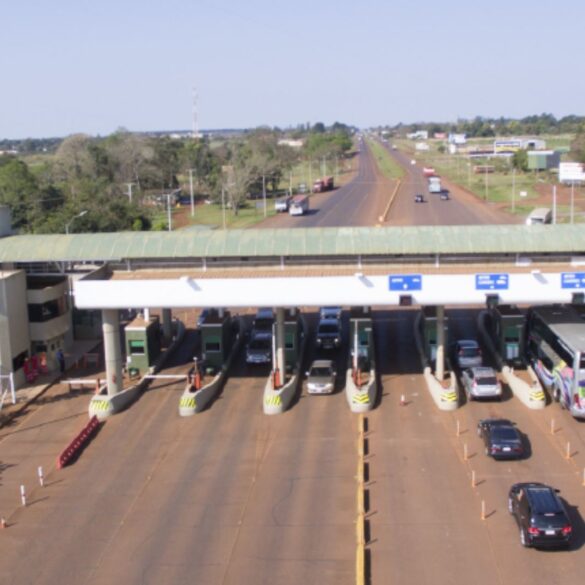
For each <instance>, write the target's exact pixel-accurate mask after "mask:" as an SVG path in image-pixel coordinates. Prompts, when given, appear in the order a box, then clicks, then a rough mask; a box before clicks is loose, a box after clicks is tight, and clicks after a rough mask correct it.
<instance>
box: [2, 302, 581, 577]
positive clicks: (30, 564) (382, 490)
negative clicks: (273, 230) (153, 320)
mask: <svg viewBox="0 0 585 585" xmlns="http://www.w3.org/2000/svg"><path fill="white" fill-rule="evenodd" d="M374 315H375V334H376V340H377V350H378V363H379V364H380V367H381V372H380V374H381V383H382V398H381V403H380V405H379V407H378V408H377V409H376V410H375V411H373V412H372V413H370V414H369V415H368V432H367V438H368V455H367V461H368V466H369V473H368V483H367V485H366V488H367V490H368V497H367V502H368V515H367V517H368V522H369V530H368V534H369V542H370V544H369V547H368V549H369V555H370V565H369V566H370V570H369V572H370V577H371V579H370V583H372V584H375V583H400V584H410V583H412V584H417V585H418V584H421V583H431V582H432V583H433V584H439V585H441V584H448V583H461V582H473V583H479V584H483V583H485V584H488V583H489V584H490V585H491V584H493V583H499V584H507V583H512V582H513V583H518V584H520V585H522V584H524V583H526V584H530V585H535V584H536V585H541V584H542V585H550V584H554V583H563V584H565V583H577V582H580V579H581V573H582V570H581V564H582V563H581V562H580V561H581V558H582V547H583V543H584V542H585V528H584V526H583V520H582V518H581V516H580V514H579V511H578V508H580V509H581V510H584V509H585V490H584V489H583V487H582V485H581V482H582V473H583V467H584V466H585V427H584V426H583V425H580V424H579V423H577V422H576V421H574V420H572V418H571V417H570V415H568V414H567V413H566V412H564V411H561V410H560V409H559V407H558V405H555V404H553V405H550V406H548V407H547V409H545V410H544V411H542V412H538V411H529V410H527V409H526V408H525V407H524V406H523V405H522V404H521V403H520V402H519V401H517V400H515V399H512V398H510V397H509V396H508V397H507V399H506V400H504V401H503V402H502V403H499V402H489V403H479V402H474V403H471V404H464V405H463V406H462V407H461V408H460V409H459V410H458V411H457V412H455V413H442V412H440V411H438V410H437V408H436V406H435V405H434V403H433V402H432V400H431V398H430V396H428V394H427V391H426V388H425V386H424V383H423V379H422V376H421V374H420V365H419V364H418V363H417V361H416V359H415V357H414V356H415V354H416V352H415V350H414V346H413V335H412V318H413V315H414V311H380V312H375V313H374ZM449 325H450V329H451V333H452V335H453V338H456V337H460V336H473V335H475V325H474V314H473V313H470V312H469V311H454V312H451V311H450V312H449ZM346 332H347V329H346ZM193 347H194V342H193V337H190V338H189V340H188V343H187V347H186V349H185V352H184V353H183V354H182V355H180V356H178V358H177V360H176V362H175V364H174V365H173V367H172V368H170V370H169V371H171V372H172V371H174V372H177V371H184V370H185V368H187V367H188V365H189V364H188V362H189V358H190V355H189V354H190V351H191V350H192V348H193ZM346 352H347V347H345V348H344V349H343V350H341V352H340V353H339V354H338V355H337V363H338V371H340V372H343V364H344V363H345V359H346V356H347V353H346ZM309 354H310V355H309V357H308V359H307V362H308V361H309V360H310V359H312V357H314V356H315V355H316V354H315V350H314V348H313V347H311V348H310V350H309ZM333 355H335V354H333ZM321 357H322V355H321ZM267 373H268V372H267V370H266V369H263V368H260V369H257V368H252V367H247V366H246V365H245V363H244V359H243V356H241V358H240V361H239V363H238V364H237V365H236V367H235V370H234V372H233V374H232V376H231V377H230V379H229V381H228V383H227V385H226V386H225V388H224V391H223V393H222V395H221V398H220V399H219V400H217V401H216V402H215V403H214V404H213V405H212V406H211V408H210V409H209V410H207V411H206V412H204V413H202V414H199V415H196V416H194V417H191V418H187V419H182V418H180V417H179V416H178V413H177V406H178V400H179V396H180V393H181V390H182V384H175V383H169V382H168V381H164V382H163V381H160V382H156V383H154V384H153V386H152V387H151V389H150V390H149V391H148V392H146V393H145V394H144V395H143V397H142V398H141V399H140V400H139V401H138V402H137V403H136V404H135V405H133V406H132V407H131V408H130V409H129V410H128V411H126V412H124V413H121V414H119V415H116V416H115V417H113V418H112V419H110V420H109V421H108V422H107V423H106V425H105V426H104V428H103V429H102V430H101V432H100V433H99V435H98V436H97V437H96V439H95V440H94V442H93V443H92V444H91V445H90V446H89V447H88V448H87V449H86V451H85V452H84V453H83V454H82V456H81V457H80V459H79V460H78V461H77V462H76V463H75V464H74V465H73V466H71V467H69V468H66V469H65V470H62V471H56V470H53V471H51V472H50V473H49V474H48V477H47V485H46V487H45V488H39V487H37V488H35V489H33V490H31V492H30V495H29V505H28V506H27V507H26V508H21V507H19V503H18V490H17V489H16V487H15V486H16V485H17V484H18V482H17V480H16V478H17V476H18V473H19V465H20V464H19V463H18V460H19V456H22V454H23V452H27V453H28V454H29V456H30V453H31V452H32V451H35V452H39V456H41V455H43V456H47V455H48V453H49V452H50V451H51V450H53V451H54V452H55V454H56V453H57V452H58V450H59V447H60V445H59V446H58V445H57V444H56V443H55V442H50V441H49V442H48V443H45V442H44V441H43V438H46V437H49V436H51V434H50V432H49V430H48V429H49V427H50V426H51V425H50V424H49V422H50V421H52V422H51V424H55V423H58V421H60V420H63V421H65V420H68V419H67V418H66V417H65V416H64V414H65V413H70V409H71V406H70V404H71V403H70V402H68V401H67V400H58V399H55V400H53V401H51V402H48V403H47V404H45V405H44V406H43V407H42V408H40V409H39V410H37V411H36V415H34V416H33V415H31V419H30V420H29V421H25V422H23V423H22V425H21V426H20V427H18V429H19V430H18V429H15V431H14V432H12V433H11V434H5V435H4V437H3V439H2V443H0V444H1V445H2V463H3V469H2V476H0V479H1V480H2V481H1V485H0V492H1V497H0V501H2V505H3V506H4V510H3V511H2V513H3V514H5V515H6V516H7V517H8V520H9V527H8V528H7V529H5V530H3V531H1V532H0V538H1V539H2V543H1V546H2V555H1V557H0V583H1V584H2V585H4V584H18V585H23V584H24V585H28V584H33V583H34V584H35V585H36V584H39V585H44V584H47V585H48V584H54V583H60V584H63V585H69V584H72V585H73V584H80V583H83V584H87V585H89V584H91V585H101V584H106V583H108V584H111V583H128V584H136V585H150V584H155V583H157V584H158V583H165V584H181V585H182V584H184V583H185V584H186V583H192V582H197V583H198V584H204V585H207V584H209V585H216V584H217V585H218V584H243V583H245V584H247V583H250V584H252V583H253V584H256V583H271V584H285V585H288V584H291V585H292V584H298V583H309V584H313V583H314V584H328V583H331V584H333V583H335V584H346V583H347V584H349V583H354V582H355V572H354V571H355V564H354V559H355V556H354V555H355V520H356V517H355V510H356V482H355V473H356V465H357V451H356V439H357V419H356V417H355V416H354V415H351V414H350V412H349V409H348V406H347V403H346V400H345V396H344V394H343V392H342V384H339V385H338V390H337V392H336V393H335V394H334V395H332V396H317V397H314V396H308V395H307V394H306V392H305V390H303V393H302V395H301V397H300V399H299V400H298V402H297V403H296V404H295V405H294V406H293V407H292V409H291V410H290V411H289V412H287V413H285V414H284V415H280V416H273V417H268V416H265V415H264V414H263V413H262V409H261V401H262V388H263V385H264V382H265V376H266V375H267ZM401 394H404V395H405V397H406V400H407V404H406V406H401V405H400V395H401ZM85 400H86V401H87V396H86V397H85ZM486 416H505V417H507V418H511V419H512V420H514V421H516V422H517V424H518V425H519V427H520V428H521V429H522V430H523V431H524V432H526V433H527V434H528V436H529V438H530V443H531V449H532V455H531V457H530V458H529V459H527V460H525V461H520V462H509V463H506V462H495V461H492V460H491V459H488V458H487V457H485V455H484V454H483V448H482V444H481V443H480V441H479V438H478V437H477V436H476V434H475V426H476V424H477V421H478V420H479V419H480V418H483V417H486ZM35 417H38V418H36V420H35ZM551 418H554V419H555V421H556V422H555V426H556V432H555V433H554V434H551V433H550V419H551ZM456 420H459V421H460V429H461V434H460V436H459V437H458V436H456ZM43 421H45V422H46V423H47V426H45V422H43ZM78 422H79V420H78V419H77V420H76V423H78ZM63 424H65V423H63ZM57 426H58V425H57ZM17 430H18V432H16V431H17ZM567 441H570V443H571V445H572V457H571V459H570V460H569V461H567V460H565V458H564V453H565V451H564V449H565V445H566V442H567ZM464 444H467V445H468V454H469V456H468V460H467V461H464V459H463V449H464ZM29 463H30V462H29ZM23 465H24V464H23ZM472 470H475V472H476V478H477V485H476V486H475V487H472V486H471V472H472ZM29 475H30V474H29ZM8 479H10V481H5V480H8ZM28 479H29V480H30V479H31V478H30V477H28ZM520 480H538V481H544V482H550V483H551V484H552V485H554V486H555V487H557V488H560V489H561V493H562V495H563V497H564V498H565V499H566V501H567V502H568V503H569V504H570V505H571V514H572V515H573V518H574V521H575V526H576V541H575V546H574V548H573V550H571V551H569V552H566V551H560V552H555V553H546V552H540V551H534V550H525V549H523V548H522V547H521V546H520V543H519V538H518V530H517V529H516V526H515V523H514V521H513V519H512V518H511V517H509V515H508V513H507V511H506V495H507V490H508V488H509V486H510V485H511V484H512V483H514V482H515V481H520ZM28 485H30V482H29V484H28ZM8 487H10V490H11V494H10V495H11V497H12V500H11V501H12V509H11V510H9V511H8V513H7V512H6V506H7V505H9V500H10V499H9V498H8V495H7V494H6V493H5V489H7V488H8ZM12 491H13V492H14V493H12ZM482 501H485V503H486V512H487V516H488V517H487V518H486V519H485V520H482V519H481V518H480V514H481V502H482ZM6 502H8V504H7V503H6Z"/></svg>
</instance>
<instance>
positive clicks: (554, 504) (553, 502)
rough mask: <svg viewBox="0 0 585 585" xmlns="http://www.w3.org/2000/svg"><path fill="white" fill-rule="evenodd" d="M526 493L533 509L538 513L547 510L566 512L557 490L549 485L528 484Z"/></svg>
mask: <svg viewBox="0 0 585 585" xmlns="http://www.w3.org/2000/svg"><path fill="white" fill-rule="evenodd" d="M525 491H526V495H527V496H528V498H529V500H530V503H531V504H532V511H533V512H535V513H536V514H544V513H546V512H564V510H563V507H562V505H561V503H560V501H559V498H558V497H557V494H556V492H555V490H554V489H553V488H552V487H550V486H547V485H540V486H538V485H536V486H528V487H526V488H525Z"/></svg>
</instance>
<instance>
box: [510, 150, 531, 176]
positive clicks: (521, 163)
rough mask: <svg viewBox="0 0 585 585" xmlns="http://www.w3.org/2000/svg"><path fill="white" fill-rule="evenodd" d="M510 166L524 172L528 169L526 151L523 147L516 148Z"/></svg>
mask: <svg viewBox="0 0 585 585" xmlns="http://www.w3.org/2000/svg"><path fill="white" fill-rule="evenodd" d="M512 166H513V167H514V168H515V169H517V170H519V171H523V172H526V171H527V170H528V152H527V151H526V150H524V149H521V150H517V151H516V152H515V153H514V155H513V156H512Z"/></svg>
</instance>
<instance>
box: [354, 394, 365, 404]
mask: <svg viewBox="0 0 585 585" xmlns="http://www.w3.org/2000/svg"><path fill="white" fill-rule="evenodd" d="M351 400H352V402H354V403H355V404H369V403H370V396H369V394H367V393H366V394H354V395H353V396H352V398H351Z"/></svg>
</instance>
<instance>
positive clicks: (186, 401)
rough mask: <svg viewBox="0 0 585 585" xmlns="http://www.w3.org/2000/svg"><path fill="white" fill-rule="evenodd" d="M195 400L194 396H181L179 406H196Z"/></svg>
mask: <svg viewBox="0 0 585 585" xmlns="http://www.w3.org/2000/svg"><path fill="white" fill-rule="evenodd" d="M196 406H197V401H196V400H195V396H183V397H181V400H180V401H179V407H180V408H196Z"/></svg>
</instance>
